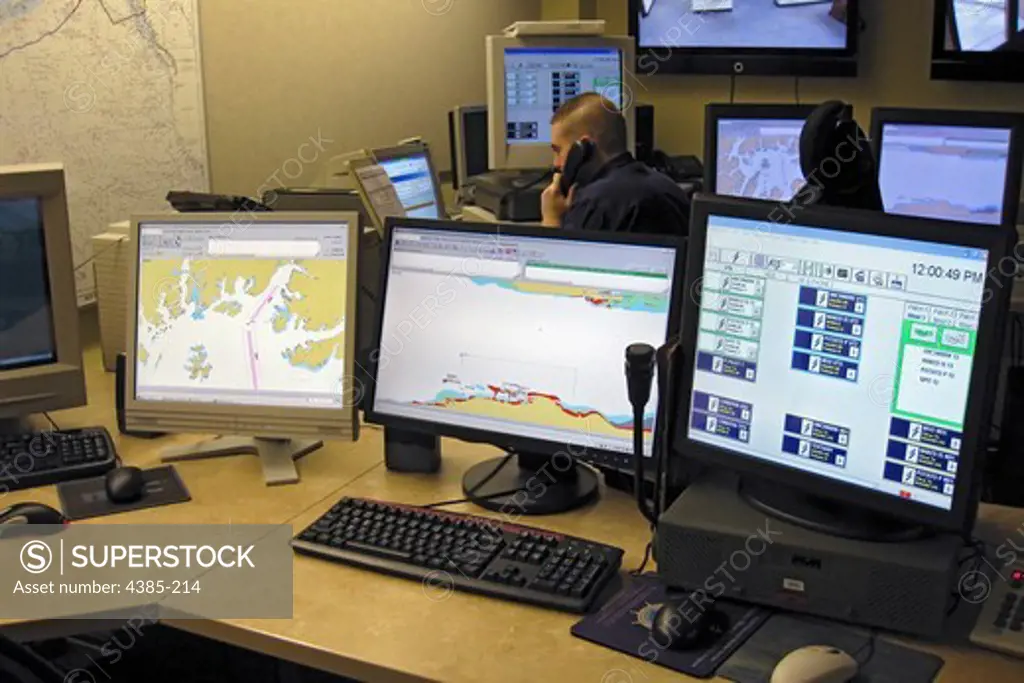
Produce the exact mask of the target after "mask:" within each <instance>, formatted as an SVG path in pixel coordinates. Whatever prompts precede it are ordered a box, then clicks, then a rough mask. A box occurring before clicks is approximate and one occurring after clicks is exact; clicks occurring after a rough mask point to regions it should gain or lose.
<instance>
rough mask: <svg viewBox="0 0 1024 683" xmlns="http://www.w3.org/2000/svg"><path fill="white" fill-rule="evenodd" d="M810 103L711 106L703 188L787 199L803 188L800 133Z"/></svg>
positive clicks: (706, 122)
mask: <svg viewBox="0 0 1024 683" xmlns="http://www.w3.org/2000/svg"><path fill="white" fill-rule="evenodd" d="M812 111H814V107H813V106H812V105H773V104H709V105H708V106H707V108H706V111H705V116H704V125H705V146H704V169H705V179H704V190H705V191H706V192H710V193H713V194H720V195H725V196H729V197H748V198H750V199H766V200H772V201H789V200H791V199H792V198H793V196H794V195H795V194H796V193H797V192H799V190H800V188H802V187H803V186H804V183H805V179H804V174H803V171H802V169H801V167H800V134H801V132H803V129H804V121H806V120H807V117H808V116H809V115H810V113H811V112H812Z"/></svg>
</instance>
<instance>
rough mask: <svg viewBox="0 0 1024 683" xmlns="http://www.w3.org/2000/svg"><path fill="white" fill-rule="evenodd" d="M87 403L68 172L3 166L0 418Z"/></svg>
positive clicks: (0, 204)
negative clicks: (68, 206) (67, 189)
mask: <svg viewBox="0 0 1024 683" xmlns="http://www.w3.org/2000/svg"><path fill="white" fill-rule="evenodd" d="M84 403H85V380H84V376H83V370H82V352H81V348H80V346H79V337H78V306H77V304H76V296H75V285H74V266H73V264H72V256H71V237H70V233H69V231H68V208H67V199H66V193H65V186H64V169H63V168H62V167H61V166H60V165H57V164H48V165H23V166H6V167H0V418H22V417H26V416H28V415H30V414H32V413H38V412H44V411H49V410H59V409H61V408H72V407H75V406H79V405H83V404H84Z"/></svg>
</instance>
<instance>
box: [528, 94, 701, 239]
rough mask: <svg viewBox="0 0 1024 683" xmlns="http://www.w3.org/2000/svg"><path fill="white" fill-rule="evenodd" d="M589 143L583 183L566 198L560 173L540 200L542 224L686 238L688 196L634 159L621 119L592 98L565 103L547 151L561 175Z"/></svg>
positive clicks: (608, 104) (601, 99) (554, 123)
mask: <svg viewBox="0 0 1024 683" xmlns="http://www.w3.org/2000/svg"><path fill="white" fill-rule="evenodd" d="M580 140H589V141H590V142H591V143H592V144H593V146H594V157H593V158H592V159H591V161H590V162H588V165H589V166H592V168H591V169H590V170H589V172H588V173H586V174H583V175H585V176H586V182H585V183H582V184H579V183H578V184H576V185H573V187H572V189H571V190H570V191H569V194H568V196H565V195H563V194H562V191H561V189H560V187H559V184H560V182H561V174H560V173H556V174H555V177H554V180H553V181H552V183H551V185H550V186H548V188H547V189H545V190H544V194H543V196H542V198H541V210H542V215H543V219H544V225H547V226H549V227H562V228H568V229H573V230H612V231H617V232H639V233H657V234H668V235H680V236H685V235H687V233H688V232H689V218H690V202H689V198H688V196H687V194H686V193H685V192H684V191H683V190H682V189H681V188H680V187H679V186H678V185H676V184H675V182H673V181H672V179H670V178H669V177H668V176H666V175H664V174H662V173H659V172H657V171H655V170H654V169H652V168H650V167H648V166H647V165H646V164H643V163H641V162H639V161H637V160H636V159H634V158H633V155H632V154H630V153H629V149H628V135H627V132H626V119H625V117H624V116H623V115H622V113H621V112H620V111H619V110H618V109H617V108H616V107H615V105H614V104H613V103H612V102H611V101H609V100H607V99H605V98H604V97H602V96H601V95H599V94H597V93H584V94H582V95H579V96H577V97H574V98H573V99H571V100H569V101H568V102H566V103H565V104H563V105H562V106H561V107H559V109H558V111H557V112H555V115H554V117H553V118H552V119H551V149H552V150H553V151H554V153H555V167H556V168H557V169H559V171H561V169H562V168H563V166H564V165H565V160H566V158H567V157H568V155H569V151H570V149H571V148H572V146H573V144H574V143H576V142H577V141H580Z"/></svg>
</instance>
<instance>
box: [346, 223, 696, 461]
mask: <svg viewBox="0 0 1024 683" xmlns="http://www.w3.org/2000/svg"><path fill="white" fill-rule="evenodd" d="M396 228H420V229H423V228H427V229H431V230H436V231H437V232H438V233H439V234H449V235H450V234H451V233H452V232H465V233H472V234H482V235H493V236H495V237H499V236H503V235H507V236H513V237H536V238H541V239H545V238H546V239H560V240H569V241H575V242H593V243H603V244H622V245H639V246H651V247H668V248H675V249H676V258H675V261H674V265H673V273H674V276H673V278H674V279H673V283H672V294H671V300H670V304H669V316H668V329H667V330H666V341H669V340H673V339H675V338H676V336H677V335H678V333H679V323H680V314H681V312H682V307H681V300H682V298H683V297H682V292H683V289H682V286H683V280H684V277H683V268H684V266H685V261H686V243H685V240H683V239H680V238H677V237H672V236H663V235H637V234H630V233H616V232H604V231H579V230H558V231H553V230H551V229H550V228H545V227H542V226H535V225H529V224H512V223H469V222H465V221H430V220H422V219H409V218H389V219H388V220H387V225H386V227H385V229H384V241H383V243H382V244H381V257H380V258H381V264H380V273H381V280H380V287H379V288H378V292H379V295H378V298H377V304H378V305H377V317H376V319H375V321H374V328H373V344H372V346H371V348H372V349H373V352H371V354H370V357H369V361H368V367H367V376H368V380H369V381H368V383H367V391H366V400H365V402H364V403H363V414H364V419H365V421H366V422H369V423H372V424H377V425H381V426H383V427H385V428H393V429H398V430H403V431H411V432H416V433H421V434H428V435H432V436H439V437H452V438H456V439H460V440H462V441H468V442H472V443H487V444H491V445H494V446H497V447H498V448H501V449H505V450H507V451H510V452H523V451H526V452H533V453H540V454H544V455H555V454H557V453H565V452H566V451H567V449H568V452H569V453H570V454H571V455H572V456H573V457H575V458H576V459H577V460H580V461H582V462H587V463H590V464H594V465H599V466H602V467H609V468H613V469H617V470H619V471H626V472H632V471H633V455H632V453H628V454H627V453H620V452H618V451H611V450H605V449H600V448H593V447H590V446H586V447H581V446H579V445H576V444H573V445H569V444H566V443H563V442H560V441H548V440H544V439H534V438H529V437H523V436H516V435H511V434H502V433H498V432H490V431H487V430H483V429H476V428H472V427H461V426H458V425H450V424H444V423H440V422H431V421H429V420H422V419H414V418H408V417H401V416H395V415H392V414H390V413H385V412H379V411H377V410H376V408H375V401H376V387H377V376H378V369H379V360H380V356H381V352H380V348H381V338H382V336H383V325H384V308H385V306H384V304H385V302H386V301H387V285H388V273H389V270H390V265H391V252H392V249H391V246H392V240H393V238H394V235H395V229H396ZM623 362H625V349H623ZM622 367H623V366H622V365H618V366H616V369H617V370H618V371H620V372H624V371H623V370H622V369H621V368H622ZM622 391H623V395H625V393H626V380H625V375H624V374H623V380H622ZM657 447H658V444H657V443H656V444H655V449H657ZM577 449H581V450H582V451H583V452H582V453H579V452H576V451H577ZM643 467H644V471H645V472H648V471H650V472H653V469H654V458H651V457H645V458H644V464H643Z"/></svg>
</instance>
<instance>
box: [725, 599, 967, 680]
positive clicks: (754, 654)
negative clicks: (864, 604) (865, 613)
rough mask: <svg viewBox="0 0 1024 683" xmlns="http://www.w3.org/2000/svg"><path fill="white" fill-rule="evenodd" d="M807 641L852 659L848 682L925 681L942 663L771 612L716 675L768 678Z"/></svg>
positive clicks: (850, 630) (852, 631)
mask: <svg viewBox="0 0 1024 683" xmlns="http://www.w3.org/2000/svg"><path fill="white" fill-rule="evenodd" d="M809 645H831V646H832V647H836V648H839V649H840V650H843V651H845V652H846V653H847V654H849V655H850V656H852V657H853V658H854V659H856V660H857V663H858V664H859V665H860V671H859V672H858V674H857V676H856V678H854V679H853V683H930V681H933V680H934V679H935V677H936V676H937V675H938V673H939V670H940V669H942V667H943V665H944V663H945V662H943V660H942V658H941V657H938V656H936V655H933V654H930V653H928V652H921V651H919V650H914V649H913V648H909V647H904V646H902V645H898V644H896V643H890V642H888V641H886V640H883V639H882V638H876V639H875V640H874V641H871V636H870V635H869V634H868V633H867V632H865V631H864V630H861V629H858V628H854V627H851V626H846V625H845V624H838V623H835V622H830V621H825V620H823V619H817V618H813V617H801V616H796V615H793V614H774V615H772V618H771V619H769V620H768V623H767V624H765V625H764V628H762V629H760V630H759V631H758V632H757V633H756V634H755V635H754V637H753V638H751V639H750V640H749V641H747V642H746V643H745V644H744V645H743V647H741V648H740V649H739V651H738V652H736V653H735V654H734V655H732V656H731V657H729V661H727V662H726V663H725V664H723V665H722V667H721V668H720V669H719V670H718V675H719V676H721V677H722V678H727V679H729V680H730V681H735V682H736V683H768V682H769V681H770V680H771V677H772V671H773V670H774V669H775V666H776V665H777V664H778V663H779V661H781V660H782V658H783V657H785V656H786V655H787V654H789V653H790V652H792V651H793V650H798V649H800V648H802V647H807V646H809ZM982 678H983V677H979V680H982Z"/></svg>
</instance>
